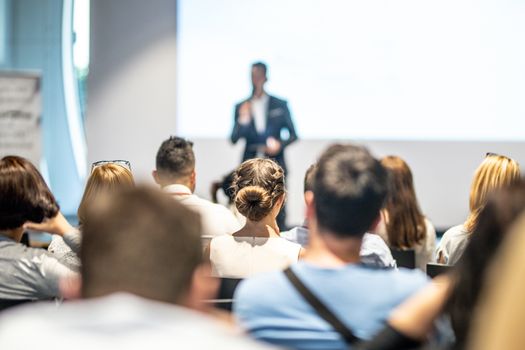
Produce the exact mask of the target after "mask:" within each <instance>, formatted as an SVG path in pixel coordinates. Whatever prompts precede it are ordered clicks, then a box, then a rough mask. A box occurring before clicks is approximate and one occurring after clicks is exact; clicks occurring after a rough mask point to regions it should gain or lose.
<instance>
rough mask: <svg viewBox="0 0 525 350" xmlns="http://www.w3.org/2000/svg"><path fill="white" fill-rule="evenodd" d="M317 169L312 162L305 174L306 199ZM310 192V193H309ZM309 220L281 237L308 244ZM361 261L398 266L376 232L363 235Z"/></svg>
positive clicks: (304, 245) (381, 265) (388, 266)
mask: <svg viewBox="0 0 525 350" xmlns="http://www.w3.org/2000/svg"><path fill="white" fill-rule="evenodd" d="M316 169H317V165H316V164H312V165H311V166H310V167H309V168H308V169H307V170H306V174H305V176H304V200H305V202H306V199H307V198H308V196H309V195H311V192H312V191H313V187H314V179H315V170H316ZM309 193H310V194H309ZM308 232H309V231H308V220H306V219H305V220H304V223H303V225H302V226H298V227H295V228H293V229H291V230H289V231H285V232H281V237H283V238H286V239H288V240H289V241H292V242H295V243H299V244H300V245H301V246H303V247H306V246H308V236H309V233H308ZM359 255H360V256H361V263H363V264H365V265H367V266H373V267H386V268H393V267H395V266H396V262H395V260H394V258H393V257H392V252H391V251H390V248H388V246H387V245H386V244H385V242H384V241H383V239H381V237H378V236H377V235H376V234H374V233H369V232H366V233H365V234H364V235H363V240H362V242H361V251H360V252H359Z"/></svg>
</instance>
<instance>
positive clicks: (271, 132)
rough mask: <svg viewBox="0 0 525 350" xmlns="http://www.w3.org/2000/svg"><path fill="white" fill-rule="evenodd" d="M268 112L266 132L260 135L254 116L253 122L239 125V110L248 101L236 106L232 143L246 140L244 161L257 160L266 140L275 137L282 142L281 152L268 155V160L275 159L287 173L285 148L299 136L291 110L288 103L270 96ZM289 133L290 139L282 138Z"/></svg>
mask: <svg viewBox="0 0 525 350" xmlns="http://www.w3.org/2000/svg"><path fill="white" fill-rule="evenodd" d="M268 97H269V99H268V111H267V113H266V130H265V132H264V133H263V134H259V133H258V132H257V129H256V128H255V121H254V118H253V116H252V118H251V121H250V123H249V124H247V125H241V124H239V122H238V120H239V108H240V106H241V105H242V104H243V103H244V102H246V101H248V100H249V99H247V100H244V101H242V102H240V103H239V104H237V105H236V106H235V113H234V124H233V130H232V134H231V141H232V143H233V144H235V143H237V141H239V139H241V138H244V139H246V146H245V148H244V153H243V156H242V161H243V162H244V161H245V160H248V159H252V158H255V157H256V156H257V148H258V147H260V146H264V145H266V140H267V139H268V138H269V137H273V138H275V139H276V140H278V141H279V142H281V150H280V151H279V153H278V154H276V155H274V156H269V155H267V157H268V158H272V159H274V160H275V161H276V162H277V163H278V164H279V165H280V166H281V167H282V168H283V170H284V171H285V172H286V171H287V168H286V162H285V160H284V150H285V148H286V147H287V146H288V145H289V144H291V143H292V142H294V141H295V140H297V134H296V132H295V128H294V125H293V122H292V118H291V116H290V110H289V109H288V105H287V103H286V101H284V100H281V99H278V98H277V97H274V96H268ZM283 130H287V131H288V133H287V134H288V135H289V136H288V137H287V138H285V139H283V138H282V131H283Z"/></svg>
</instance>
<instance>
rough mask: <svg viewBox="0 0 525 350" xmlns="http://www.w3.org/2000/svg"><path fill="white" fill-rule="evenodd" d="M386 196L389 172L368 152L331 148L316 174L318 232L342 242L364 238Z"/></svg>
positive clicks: (335, 146) (346, 148) (341, 147)
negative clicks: (330, 234) (339, 239)
mask: <svg viewBox="0 0 525 350" xmlns="http://www.w3.org/2000/svg"><path fill="white" fill-rule="evenodd" d="M386 192H387V173H386V170H385V169H384V168H383V166H382V165H381V164H380V163H379V161H378V160H377V159H375V158H374V157H372V155H371V154H370V153H369V152H368V150H367V149H366V148H364V147H360V146H354V145H341V144H336V145H332V146H330V147H329V148H328V149H327V150H326V151H324V153H323V154H322V155H321V157H320V158H319V161H318V163H317V171H316V173H315V183H314V198H315V212H316V216H317V221H318V225H319V229H320V230H322V231H329V232H330V233H333V234H335V235H336V236H338V237H341V238H350V237H357V238H361V237H362V236H363V234H364V233H365V232H366V231H367V230H368V229H369V228H370V227H371V226H372V224H373V223H374V221H375V220H376V219H377V218H378V216H379V210H380V209H381V207H382V205H383V201H384V199H385V196H386Z"/></svg>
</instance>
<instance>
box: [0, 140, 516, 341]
mask: <svg viewBox="0 0 525 350" xmlns="http://www.w3.org/2000/svg"><path fill="white" fill-rule="evenodd" d="M192 146H193V144H192V143H191V142H190V141H188V140H185V139H183V138H179V137H170V138H169V139H167V140H166V141H164V142H163V143H162V144H161V146H160V148H159V150H158V152H157V156H156V169H155V170H154V171H153V174H152V175H153V178H154V180H155V182H156V183H157V184H158V185H159V187H160V188H161V191H159V190H154V189H150V188H145V187H142V186H136V185H135V182H134V179H133V175H132V172H131V167H130V165H129V163H128V162H126V161H101V162H97V163H95V164H93V167H92V170H91V174H90V177H89V178H88V181H87V184H86V189H85V192H84V195H83V198H82V201H81V204H80V206H79V209H78V218H79V226H78V227H73V226H71V225H70V224H69V223H68V222H67V220H66V219H65V218H64V216H63V215H62V214H61V213H60V208H59V205H58V203H57V202H56V200H55V199H54V197H53V195H52V193H51V191H50V190H49V188H48V187H47V185H46V184H45V182H44V180H43V178H42V176H41V175H40V174H39V172H38V170H37V169H36V168H35V167H34V166H33V165H32V164H31V163H29V162H28V161H27V160H25V159H23V158H20V157H16V156H9V157H4V158H2V159H1V160H0V215H1V216H0V308H6V307H10V306H14V305H16V304H26V305H24V306H20V307H18V308H13V309H12V310H10V311H6V312H4V313H3V315H2V316H1V317H0V346H2V349H4V348H5V349H11V348H13V349H14V348H28V347H29V346H32V345H33V346H37V342H36V339H34V338H32V337H29V338H23V339H20V337H19V335H20V334H21V333H22V332H23V330H24V329H28V328H29V329H31V330H35V331H34V332H35V334H42V335H44V334H46V336H55V337H64V336H65V337H66V338H67V339H71V340H74V341H75V342H77V343H81V344H82V345H81V347H82V348H84V347H85V348H90V347H92V346H95V345H96V344H100V345H103V347H107V348H109V346H123V345H124V344H128V345H129V346H130V347H131V348H134V347H140V346H147V345H148V344H149V343H150V342H151V341H152V340H154V341H156V342H157V343H158V344H159V348H163V347H164V346H166V347H167V346H168V345H169V344H170V341H173V342H174V343H177V342H179V343H180V344H182V345H186V346H188V347H189V346H191V347H194V348H204V347H211V346H213V347H215V348H221V347H233V348H235V347H239V348H241V346H242V347H244V348H246V347H248V348H258V347H261V348H264V347H265V346H279V347H285V348H294V349H345V348H348V347H350V348H360V349H394V348H398V349H401V348H406V347H407V346H411V347H416V346H419V345H420V344H425V343H426V344H427V346H428V344H430V346H432V347H436V348H465V347H469V346H470V348H474V347H472V345H471V344H481V343H480V342H479V341H478V340H476V338H475V336H473V335H479V334H482V333H479V331H477V328H476V327H478V328H480V329H482V327H484V325H483V322H482V321H483V320H485V322H487V317H486V316H483V315H486V313H485V314H484V313H483V312H482V311H480V313H479V314H480V318H479V323H476V322H474V321H475V320H474V319H473V318H472V314H477V312H478V310H483V306H484V305H485V304H486V303H485V302H484V299H483V297H482V296H483V293H485V291H486V290H490V288H489V287H490V285H489V284H488V282H486V281H487V278H488V277H487V276H489V275H490V273H489V272H490V270H491V269H490V267H491V266H493V265H496V264H495V262H494V260H496V258H493V257H495V256H500V257H501V256H503V255H502V254H504V253H503V252H500V250H499V249H498V248H499V246H500V245H503V242H504V241H505V240H507V238H506V237H507V236H509V238H508V240H510V239H511V238H512V235H516V236H520V235H522V233H521V232H523V230H522V229H518V228H516V229H512V227H513V224H514V223H515V222H516V221H517V220H518V218H519V217H520V215H521V214H522V213H523V210H524V209H525V184H524V183H523V182H522V180H521V179H520V169H519V165H518V164H517V163H516V162H515V161H514V160H512V159H510V158H508V157H505V156H502V155H497V154H487V156H486V158H485V159H484V161H483V162H482V163H481V165H480V166H479V168H478V169H477V170H476V173H475V175H474V179H473V182H472V187H471V193H470V214H469V217H468V218H467V220H466V221H465V223H463V224H462V225H459V226H456V227H453V228H451V229H450V230H449V231H447V232H446V233H445V235H444V236H443V239H442V240H441V242H440V244H438V247H437V248H436V231H435V228H434V226H433V225H432V223H431V221H430V220H429V218H427V217H426V216H425V215H424V214H423V212H422V211H421V208H420V206H419V204H418V200H417V198H416V194H415V190H414V183H413V176H412V173H411V170H410V168H409V166H408V165H407V163H406V162H405V161H404V160H402V159H401V158H399V157H396V156H388V157H385V158H383V159H380V160H378V159H376V158H374V157H373V156H372V155H371V153H370V152H369V151H368V150H367V149H366V148H364V147H361V146H356V145H350V144H346V145H344V144H335V145H332V146H330V147H329V148H328V149H326V150H325V151H324V152H323V153H322V154H321V155H320V157H319V158H318V161H317V162H316V163H315V164H314V165H312V166H311V167H310V168H309V169H308V170H307V172H306V174H305V180H304V201H305V205H306V217H305V220H304V223H303V224H302V225H301V226H298V227H295V228H292V229H291V230H288V231H283V232H281V231H280V227H279V226H278V225H277V217H278V215H279V212H280V211H281V209H282V207H283V205H284V203H285V201H286V196H287V192H286V186H285V183H286V179H285V175H284V172H283V170H282V169H281V167H280V166H279V165H277V164H276V163H275V162H274V161H272V160H270V159H252V160H248V161H246V162H244V163H243V164H241V165H240V166H239V167H238V168H237V169H236V170H235V171H234V172H233V173H232V176H231V186H229V187H228V194H229V195H231V202H232V204H233V206H234V207H235V210H234V211H233V212H232V211H231V210H229V209H228V208H226V207H224V206H222V205H220V204H216V203H212V202H210V201H207V200H205V199H203V198H199V197H198V196H197V195H196V194H195V193H194V190H195V185H196V181H197V178H196V172H195V155H194V153H193V149H192ZM26 230H34V231H43V232H48V233H51V234H53V238H52V241H51V244H50V246H49V248H48V251H45V250H43V249H39V248H30V247H26V246H24V245H22V244H21V243H19V242H20V239H21V236H22V234H23V233H24V231H26ZM507 231H508V232H513V233H512V235H511V233H509V234H506V232H507ZM524 234H525V232H524ZM512 239H513V238H512ZM516 241H518V238H516ZM506 249H507V250H511V248H506ZM398 250H401V251H403V250H413V251H414V254H415V266H416V267H417V268H416V269H414V270H409V269H404V268H398V267H397V266H396V261H395V259H394V257H393V254H392V251H398ZM434 261H438V262H440V263H445V264H448V265H455V266H454V267H453V268H451V269H450V272H449V273H448V274H446V275H443V276H440V277H438V278H436V280H434V281H431V280H430V279H429V278H428V277H427V276H426V275H425V273H424V271H425V269H426V266H427V263H429V262H434ZM507 268H508V267H507ZM493 269H496V267H493ZM225 278H230V279H231V278H234V279H240V280H242V282H241V283H240V284H239V287H238V288H237V289H236V291H235V294H234V295H233V296H232V302H233V318H231V317H230V316H229V315H228V314H224V313H222V311H220V310H217V309H215V308H214V300H215V299H217V297H218V289H219V286H220V283H221V279H225ZM490 278H492V279H493V280H495V279H497V278H498V276H497V274H494V273H493V274H492V275H491V277H490ZM508 283H510V279H509V280H508ZM487 293H489V292H487ZM487 295H489V294H487ZM50 299H54V300H57V301H59V303H58V304H59V305H58V306H57V305H55V304H47V305H46V304H43V305H34V303H32V301H37V300H50ZM487 300H488V299H487ZM495 304H496V301H494V300H493V301H492V304H490V305H491V307H492V308H495V307H496V306H494V305H495ZM487 305H488V304H487ZM488 307H489V306H487V308H488ZM190 310H193V311H194V312H192V311H190ZM195 311H196V313H195ZM218 323H219V324H218ZM220 323H223V325H222V326H221V325H220ZM199 325H200V326H199ZM237 327H238V328H239V329H241V330H243V331H244V332H246V333H247V334H248V335H249V337H251V338H252V339H255V340H257V341H259V342H260V343H255V342H251V341H250V340H249V339H246V338H245V337H244V336H241V335H238V334H237V333H235V332H236V331H235V329H237ZM108 330H113V331H108ZM39 332H41V333H39ZM114 332H117V334H113V333H114ZM173 332H176V334H177V335H176V336H174V333H173ZM203 334H205V335H206V336H203ZM265 344H266V345H265ZM68 345H69V346H68V347H70V346H71V344H68ZM63 347H64V348H65V346H63ZM58 348H60V346H59V347H58Z"/></svg>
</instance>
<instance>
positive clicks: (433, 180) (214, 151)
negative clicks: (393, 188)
mask: <svg viewBox="0 0 525 350" xmlns="http://www.w3.org/2000/svg"><path fill="white" fill-rule="evenodd" d="M194 141H195V152H196V156H197V176H198V181H199V183H198V186H197V192H199V193H202V194H207V193H208V186H209V183H210V182H211V181H213V180H216V179H217V178H219V177H220V175H221V174H225V173H227V172H228V171H229V170H230V169H232V168H233V167H235V165H236V164H238V162H239V160H240V155H241V149H242V145H237V146H235V147H234V146H231V145H230V144H229V143H228V141H226V140H202V139H198V140H194ZM335 141H336V140H301V141H298V142H297V143H296V144H294V145H292V146H290V148H289V149H288V152H287V154H286V155H287V164H288V166H289V168H290V176H289V179H288V180H287V181H288V189H289V197H288V204H289V209H288V210H289V211H288V216H289V223H290V224H296V223H300V222H301V220H302V215H303V211H304V206H303V201H302V186H303V183H302V181H303V176H304V172H305V171H306V169H307V168H308V166H309V165H310V164H311V163H313V162H314V161H315V159H316V158H317V156H318V155H319V154H320V153H321V152H322V151H323V149H325V148H326V147H327V146H328V145H329V144H330V143H332V142H335ZM342 142H350V140H342ZM358 143H361V144H364V145H367V146H368V147H370V149H371V151H372V152H373V153H374V154H375V155H376V156H378V157H382V156H386V155H390V154H395V155H399V156H401V157H403V158H404V159H405V160H406V161H407V162H408V164H409V165H410V167H411V168H412V172H413V174H414V181H415V186H416V191H417V195H418V198H419V201H420V204H421V207H422V209H423V211H424V213H425V214H426V215H427V216H428V217H429V218H430V219H431V220H432V221H433V222H434V224H435V225H436V227H437V228H441V229H443V228H447V227H449V226H452V225H455V224H458V223H461V222H462V221H463V220H465V218H466V216H467V214H468V196H469V190H470V182H471V179H472V175H473V174H474V171H475V169H476V168H477V166H478V165H479V163H481V161H482V160H483V158H484V156H485V153H486V152H495V153H501V154H505V155H508V156H510V157H513V158H515V159H516V160H517V161H518V162H519V163H520V164H525V147H524V144H523V143H496V142H415V141H412V142H399V141H396V142H393V141H367V142H358Z"/></svg>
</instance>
